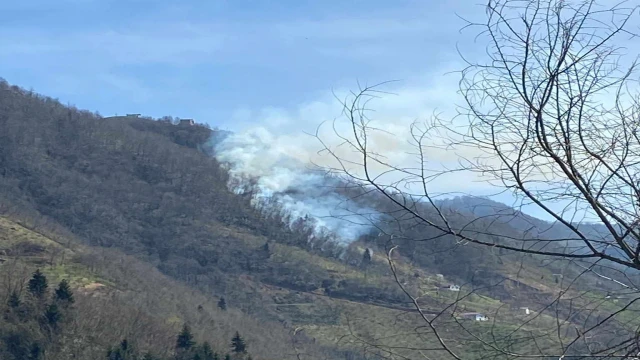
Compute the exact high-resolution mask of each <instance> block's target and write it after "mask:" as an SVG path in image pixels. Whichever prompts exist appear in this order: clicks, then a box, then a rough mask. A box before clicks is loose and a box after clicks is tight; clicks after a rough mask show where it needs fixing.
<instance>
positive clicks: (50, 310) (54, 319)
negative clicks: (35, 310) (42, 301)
mask: <svg viewBox="0 0 640 360" xmlns="http://www.w3.org/2000/svg"><path fill="white" fill-rule="evenodd" d="M61 317H62V316H61V314H60V310H59V309H58V305H56V304H55V303H52V304H50V305H49V306H48V307H47V310H46V311H45V313H44V318H45V320H46V321H47V324H49V325H50V326H51V327H52V328H54V329H55V328H56V327H57V326H58V323H59V322H60V318H61Z"/></svg>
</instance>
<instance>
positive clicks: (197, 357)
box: [191, 353, 202, 360]
mask: <svg viewBox="0 0 640 360" xmlns="http://www.w3.org/2000/svg"><path fill="white" fill-rule="evenodd" d="M191 360H202V356H200V353H195V354H193V357H192V358H191Z"/></svg>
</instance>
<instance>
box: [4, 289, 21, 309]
mask: <svg viewBox="0 0 640 360" xmlns="http://www.w3.org/2000/svg"><path fill="white" fill-rule="evenodd" d="M21 304H22V301H20V295H18V293H17V292H15V291H13V292H12V293H11V295H10V296H9V300H8V301H7V305H9V307H10V308H14V309H15V308H17V307H19V306H20V305H21Z"/></svg>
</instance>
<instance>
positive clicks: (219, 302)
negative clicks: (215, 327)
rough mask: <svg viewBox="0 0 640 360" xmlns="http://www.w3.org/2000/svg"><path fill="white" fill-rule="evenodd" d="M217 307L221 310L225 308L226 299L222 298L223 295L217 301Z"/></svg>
mask: <svg viewBox="0 0 640 360" xmlns="http://www.w3.org/2000/svg"><path fill="white" fill-rule="evenodd" d="M218 307H219V308H220V309H222V310H227V301H226V300H225V299H224V297H221V298H220V300H219V301H218Z"/></svg>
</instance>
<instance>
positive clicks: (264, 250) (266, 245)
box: [262, 241, 271, 259]
mask: <svg viewBox="0 0 640 360" xmlns="http://www.w3.org/2000/svg"><path fill="white" fill-rule="evenodd" d="M262 254H263V256H264V257H265V258H267V259H268V258H270V257H271V248H270V247H269V242H268V241H267V242H266V243H264V245H262Z"/></svg>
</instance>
